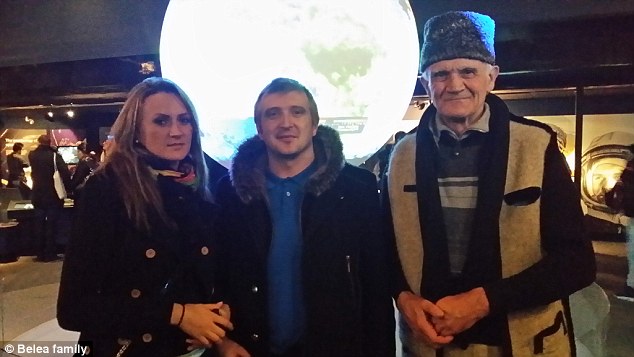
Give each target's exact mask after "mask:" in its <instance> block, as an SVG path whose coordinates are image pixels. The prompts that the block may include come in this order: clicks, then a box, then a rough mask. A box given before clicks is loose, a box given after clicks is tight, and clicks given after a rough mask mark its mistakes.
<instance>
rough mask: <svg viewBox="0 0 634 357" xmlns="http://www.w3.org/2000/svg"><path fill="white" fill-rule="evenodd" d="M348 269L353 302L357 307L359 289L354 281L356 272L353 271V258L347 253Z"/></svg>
mask: <svg viewBox="0 0 634 357" xmlns="http://www.w3.org/2000/svg"><path fill="white" fill-rule="evenodd" d="M346 269H347V272H348V280H349V282H350V292H351V293H352V303H353V305H354V306H355V307H356V306H357V289H356V284H355V282H354V280H355V279H354V274H353V273H352V258H351V257H350V256H349V255H346Z"/></svg>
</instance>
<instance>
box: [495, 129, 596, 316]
mask: <svg viewBox="0 0 634 357" xmlns="http://www.w3.org/2000/svg"><path fill="white" fill-rule="evenodd" d="M545 155H546V158H545V168H544V177H543V185H542V196H541V217H540V220H541V239H542V248H543V250H544V252H545V254H544V257H543V258H542V259H541V260H540V261H539V262H537V263H536V264H534V265H533V266H531V267H529V268H528V269H526V270H524V271H522V272H521V273H519V274H516V275H514V276H511V277H508V278H506V279H502V280H500V281H498V282H495V283H492V284H489V285H487V286H485V287H484V288H485V291H486V294H487V297H488V299H489V304H490V309H491V312H492V313H494V312H507V311H516V310H522V309H526V308H531V307H535V306H539V305H544V304H548V303H551V302H553V301H556V300H559V299H563V298H566V297H567V296H569V295H570V294H572V293H574V292H575V291H577V290H579V289H582V288H584V287H586V286H588V285H590V284H591V283H592V282H593V281H594V280H595V274H596V264H595V257H594V251H593V248H592V242H591V241H590V239H589V238H588V236H587V235H586V234H585V232H584V230H583V212H582V210H581V198H580V195H579V191H578V190H577V188H576V187H575V185H574V184H573V182H572V180H571V179H570V175H569V171H568V168H567V165H566V162H565V159H564V157H563V155H562V154H561V153H560V151H559V149H558V148H557V142H556V140H555V138H554V136H553V138H552V139H551V142H550V143H549V145H548V148H547V150H546V153H545Z"/></svg>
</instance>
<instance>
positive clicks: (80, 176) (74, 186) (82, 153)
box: [70, 142, 99, 200]
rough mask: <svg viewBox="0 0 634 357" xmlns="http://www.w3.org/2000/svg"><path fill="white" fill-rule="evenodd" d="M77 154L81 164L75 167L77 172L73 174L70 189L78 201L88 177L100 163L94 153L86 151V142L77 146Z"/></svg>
mask: <svg viewBox="0 0 634 357" xmlns="http://www.w3.org/2000/svg"><path fill="white" fill-rule="evenodd" d="M77 152H78V153H79V162H78V163H77V167H75V172H73V175H72V177H71V181H70V189H71V191H72V192H73V198H74V199H76V200H77V199H78V198H79V191H81V190H82V189H83V186H84V185H85V183H86V180H87V179H88V176H89V175H90V174H91V173H92V172H93V171H95V170H96V169H97V166H99V163H98V162H97V160H95V158H94V156H93V155H94V153H93V154H91V153H90V152H88V150H87V149H86V143H85V142H81V143H80V144H79V145H77Z"/></svg>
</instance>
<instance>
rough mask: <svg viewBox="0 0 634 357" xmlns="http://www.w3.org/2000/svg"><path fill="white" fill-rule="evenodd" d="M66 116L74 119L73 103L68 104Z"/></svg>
mask: <svg viewBox="0 0 634 357" xmlns="http://www.w3.org/2000/svg"><path fill="white" fill-rule="evenodd" d="M66 116H67V117H69V118H71V119H73V118H74V117H75V111H74V110H73V103H71V104H70V108H68V110H67V111H66Z"/></svg>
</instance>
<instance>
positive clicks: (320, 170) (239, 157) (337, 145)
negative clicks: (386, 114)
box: [229, 125, 346, 203]
mask: <svg viewBox="0 0 634 357" xmlns="http://www.w3.org/2000/svg"><path fill="white" fill-rule="evenodd" d="M313 147H314V150H315V160H316V162H317V170H316V171H315V173H314V174H313V175H311V177H310V178H309V179H308V182H307V183H306V193H308V194H312V195H315V196H319V195H320V194H322V193H323V192H325V191H326V190H328V189H329V188H330V187H331V186H332V184H333V183H334V182H335V180H336V179H337V177H338V176H339V172H340V171H341V169H342V168H343V166H344V165H345V163H346V161H345V158H344V156H343V144H342V143H341V139H340V138H339V133H337V131H336V130H335V129H332V128H330V127H327V126H323V125H320V126H319V127H318V128H317V135H315V137H313ZM267 166H268V161H267V155H266V146H265V144H264V141H262V139H260V138H259V137H258V136H257V135H256V136H253V137H251V138H250V139H247V140H246V141H245V142H244V143H242V144H241V145H240V147H238V151H237V152H236V155H235V156H234V158H233V162H232V165H231V170H230V172H229V175H230V178H231V183H232V185H233V187H235V189H236V193H237V194H238V196H239V197H240V199H241V200H242V201H243V202H244V203H249V202H251V201H253V200H257V199H265V197H266V186H265V182H266V170H267Z"/></svg>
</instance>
